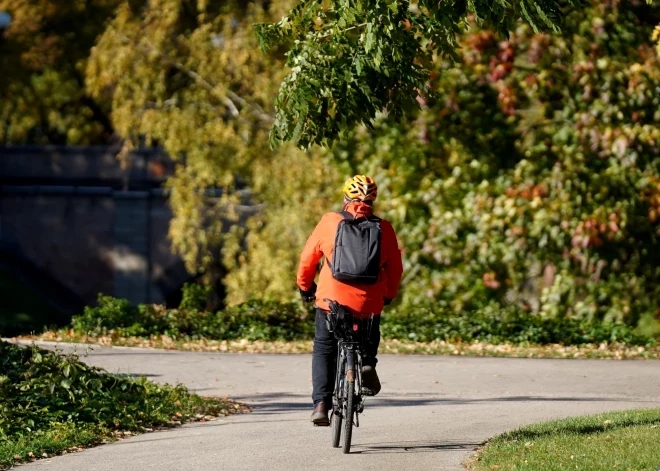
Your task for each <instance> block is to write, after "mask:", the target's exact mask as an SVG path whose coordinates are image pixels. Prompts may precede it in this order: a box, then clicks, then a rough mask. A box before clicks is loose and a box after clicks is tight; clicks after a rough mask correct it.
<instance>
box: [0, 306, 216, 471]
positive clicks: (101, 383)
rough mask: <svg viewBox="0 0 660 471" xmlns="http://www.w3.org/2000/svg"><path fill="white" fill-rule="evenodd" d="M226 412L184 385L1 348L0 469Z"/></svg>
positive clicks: (69, 358) (71, 357) (49, 353)
mask: <svg viewBox="0 0 660 471" xmlns="http://www.w3.org/2000/svg"><path fill="white" fill-rule="evenodd" d="M120 305H121V304H117V306H120ZM115 308H116V306H115ZM226 407H227V405H226V403H225V402H223V401H221V400H217V399H204V398H201V397H199V396H196V395H194V394H191V393H189V392H188V391H187V390H186V388H185V387H183V386H168V385H164V386H161V385H157V384H154V383H152V382H150V381H147V380H146V379H145V378H137V379H133V378H129V377H124V376H118V375H112V374H108V373H106V372H104V371H103V370H101V369H99V368H95V367H90V366H87V365H86V364H85V363H83V362H81V361H79V360H78V358H77V357H76V356H75V355H68V356H67V355H62V354H60V353H57V352H52V351H49V350H43V349H40V348H37V347H32V348H23V347H19V346H17V345H13V344H10V343H7V342H2V341H0V466H2V467H3V468H4V467H5V466H10V465H11V464H12V463H14V462H15V461H21V460H27V459H28V456H29V453H32V456H41V455H42V453H48V454H52V453H58V452H61V451H63V450H65V449H67V448H68V447H70V446H79V445H85V444H92V443H96V442H99V441H101V440H102V439H104V438H111V437H112V432H113V431H133V432H140V431H144V429H145V428H152V427H159V426H171V425H174V424H177V423H183V422H187V421H190V420H192V419H193V418H194V417H195V416H196V415H197V414H209V415H210V414H218V413H219V412H220V411H221V410H222V409H223V408H226ZM16 455H18V456H19V457H20V459H18V458H16Z"/></svg>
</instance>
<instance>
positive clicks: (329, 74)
mask: <svg viewBox="0 0 660 471" xmlns="http://www.w3.org/2000/svg"><path fill="white" fill-rule="evenodd" d="M579 5H580V2H579V1H576V0H569V1H568V2H559V1H556V0H534V1H529V0H514V1H511V2H467V1H465V0H452V1H448V2H438V1H435V0H433V1H431V0H418V1H410V0H405V1H397V0H392V1H383V0H358V1H344V0H339V1H328V0H322V1H317V0H300V1H298V2H297V4H296V6H295V7H294V8H293V9H292V10H291V11H290V12H289V13H288V15H287V16H285V17H284V18H282V20H280V21H279V22H278V23H275V24H267V25H261V27H260V28H259V36H260V41H261V44H262V46H263V47H264V48H268V47H269V46H271V45H273V44H279V43H281V42H283V41H287V42H289V43H292V44H293V45H292V47H291V49H290V50H289V52H288V59H287V65H288V66H289V68H290V69H291V72H290V73H289V74H288V75H287V77H286V78H285V79H284V82H283V84H282V87H281V88H280V92H279V95H278V98H277V100H276V109H277V115H276V120H275V122H274V124H273V130H272V133H271V143H272V144H273V145H275V144H278V143H281V142H284V141H293V142H294V143H296V144H297V145H298V146H300V147H302V148H307V147H309V146H311V145H312V144H320V145H323V146H331V145H332V143H333V142H334V141H335V140H336V139H337V138H338V137H340V136H345V135H346V133H348V132H350V131H351V130H352V129H353V128H355V126H356V125H359V124H363V125H365V126H370V125H371V122H372V120H373V119H374V118H375V117H376V115H377V114H378V113H379V112H381V111H383V110H386V111H387V112H388V113H390V114H392V115H394V116H397V117H399V116H402V114H403V113H404V112H406V111H410V110H412V109H414V108H416V107H417V98H418V96H419V95H425V94H428V93H429V92H430V89H429V87H428V79H429V64H431V63H432V62H433V60H434V58H436V57H438V56H452V57H457V56H456V49H457V48H458V42H457V35H459V34H460V33H461V32H462V31H463V30H464V29H465V28H466V27H467V26H468V24H469V21H470V19H474V21H475V22H476V23H477V24H478V25H479V26H481V27H483V28H487V29H493V30H494V31H495V32H496V33H498V34H499V35H501V36H502V37H506V35H507V34H508V32H509V31H511V30H513V29H515V28H516V27H517V21H518V19H521V18H522V19H523V20H525V21H526V22H527V23H529V24H530V25H531V27H532V28H533V30H534V31H536V32H540V30H541V29H544V28H550V29H552V30H554V31H558V30H559V26H560V24H561V20H562V17H563V15H564V14H565V10H564V11H563V10H562V6H564V8H565V9H568V10H569V11H570V7H569V6H573V7H578V6H579Z"/></svg>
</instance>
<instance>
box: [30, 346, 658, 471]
mask: <svg viewBox="0 0 660 471" xmlns="http://www.w3.org/2000/svg"><path fill="white" fill-rule="evenodd" d="M67 348H68V347H67ZM77 348H78V350H79V351H83V350H84V348H83V347H77ZM84 360H85V361H86V362H88V363H91V364H93V365H97V366H101V367H104V368H106V369H108V370H109V371H112V372H120V373H127V374H135V375H145V376H147V377H148V378H149V379H151V380H153V381H157V382H164V383H165V382H167V383H176V382H181V383H184V384H185V385H187V386H188V387H189V388H191V389H193V390H195V391H197V392H198V393H200V394H202V395H219V396H228V397H230V398H233V399H237V400H241V401H244V402H246V403H248V404H250V405H252V406H253V407H254V411H253V412H252V413H250V414H246V415H239V416H231V417H227V418H223V419H220V420H216V421H211V422H206V423H200V424H192V425H186V426H183V427H180V428H177V429H173V430H168V431H162V432H155V433H149V434H145V435H141V436H138V437H134V438H131V439H128V440H124V441H121V442H117V443H113V444H109V445H104V446H100V447H97V448H93V449H90V450H86V451H83V452H81V453H75V454H69V455H65V456H61V457H56V458H52V459H47V460H41V461H37V462H34V463H32V464H28V465H25V466H21V469H23V468H25V469H28V470H29V469H46V470H52V471H120V470H121V471H124V470H131V471H143V470H145V471H146V470H159V471H169V470H173V471H174V470H176V471H179V470H195V471H206V470H208V471H217V470H232V471H233V470H287V471H288V470H310V469H323V470H347V469H356V470H378V471H385V470H406V469H415V470H460V469H463V465H462V463H463V461H464V460H465V459H466V458H468V457H469V456H470V455H471V454H472V453H473V452H474V450H475V448H476V447H478V446H479V445H480V444H482V443H483V442H484V441H485V440H487V439H488V438H489V437H492V436H493V435H495V434H498V433H500V432H504V431H506V430H509V429H512V428H515V427H518V426H521V425H525V424H530V423H533V422H538V421H542V420H548V419H554V418H561V417H566V416H571V415H581V414H591V413H597V412H603V411H611V410H620V409H630V408H650V407H660V362H659V361H612V360H537V359H508V358H463V357H441V356H413V355H409V356H393V355H382V356H381V357H380V363H379V364H378V372H379V375H380V377H381V381H382V383H383V390H382V392H381V394H379V395H378V396H377V397H375V398H370V399H369V400H368V402H367V404H366V408H365V412H364V414H363V415H361V416H360V428H358V429H355V430H354V432H353V449H352V453H351V454H350V455H344V454H342V453H341V450H340V449H334V448H332V447H331V444H330V429H329V428H320V427H313V426H312V425H311V424H310V422H309V421H308V420H309V415H310V413H311V400H310V396H311V390H312V386H311V356H310V355H251V354H215V353H187V352H169V351H159V350H146V349H129V348H102V347H94V348H93V350H92V351H91V352H90V353H89V355H88V356H87V357H86V358H85V359H84Z"/></svg>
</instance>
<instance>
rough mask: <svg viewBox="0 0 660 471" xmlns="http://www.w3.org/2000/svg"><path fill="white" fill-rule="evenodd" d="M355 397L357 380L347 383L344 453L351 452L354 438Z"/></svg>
mask: <svg viewBox="0 0 660 471" xmlns="http://www.w3.org/2000/svg"><path fill="white" fill-rule="evenodd" d="M354 397H355V380H353V381H346V399H345V401H344V402H345V404H346V409H345V410H346V413H345V414H346V416H345V417H344V419H345V420H344V447H343V448H342V451H343V452H344V453H350V452H351V438H352V436H353V398H354Z"/></svg>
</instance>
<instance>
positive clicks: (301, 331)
mask: <svg viewBox="0 0 660 471" xmlns="http://www.w3.org/2000/svg"><path fill="white" fill-rule="evenodd" d="M118 307H119V309H118ZM73 330H74V331H75V333H77V334H80V335H89V336H106V335H113V336H117V337H127V336H138V337H149V336H158V335H161V334H164V335H168V336H171V337H173V338H175V339H187V338H192V339H200V338H205V339H208V340H235V339H247V340H251V341H252V340H266V341H270V340H311V339H312V338H313V336H314V312H313V311H312V310H311V309H310V308H305V307H303V306H301V304H300V303H277V302H270V301H266V302H264V301H255V300H253V301H250V302H247V303H244V304H241V305H238V306H234V307H229V308H227V309H225V310H222V311H218V312H216V313H210V312H198V311H194V310H185V309H164V308H163V307H162V306H156V305H139V306H137V307H134V306H130V304H128V303H127V302H126V301H123V300H117V299H114V298H110V297H107V296H100V297H99V306H98V307H93V308H91V307H90V308H87V309H86V310H85V313H84V314H83V315H82V316H78V317H74V319H73ZM381 331H382V334H383V337H384V338H387V339H398V340H414V341H419V342H431V341H438V342H439V341H447V342H467V343H470V342H476V341H478V342H485V343H491V344H503V343H511V344H522V345H529V344H536V345H544V344H563V345H583V344H600V343H606V344H615V343H620V344H626V345H649V346H650V345H654V344H655V343H656V342H655V340H654V339H653V338H652V337H649V336H645V335H641V334H637V333H635V332H634V331H633V330H632V329H631V328H630V327H628V326H626V325H625V324H621V323H612V322H595V321H590V320H587V319H572V318H565V317H555V318H546V317H543V316H539V315H534V314H531V313H529V312H524V311H521V310H520V309H515V308H511V307H510V308H507V309H499V308H498V307H497V306H496V305H492V306H487V307H486V308H485V309H483V310H477V311H472V312H465V313H461V314H456V313H452V312H451V311H449V310H447V309H443V308H441V307H438V306H432V307H426V308H425V307H417V308H411V309H402V308H397V309H394V310H391V311H389V310H388V312H387V313H385V314H384V315H383V318H382V324H381Z"/></svg>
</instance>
